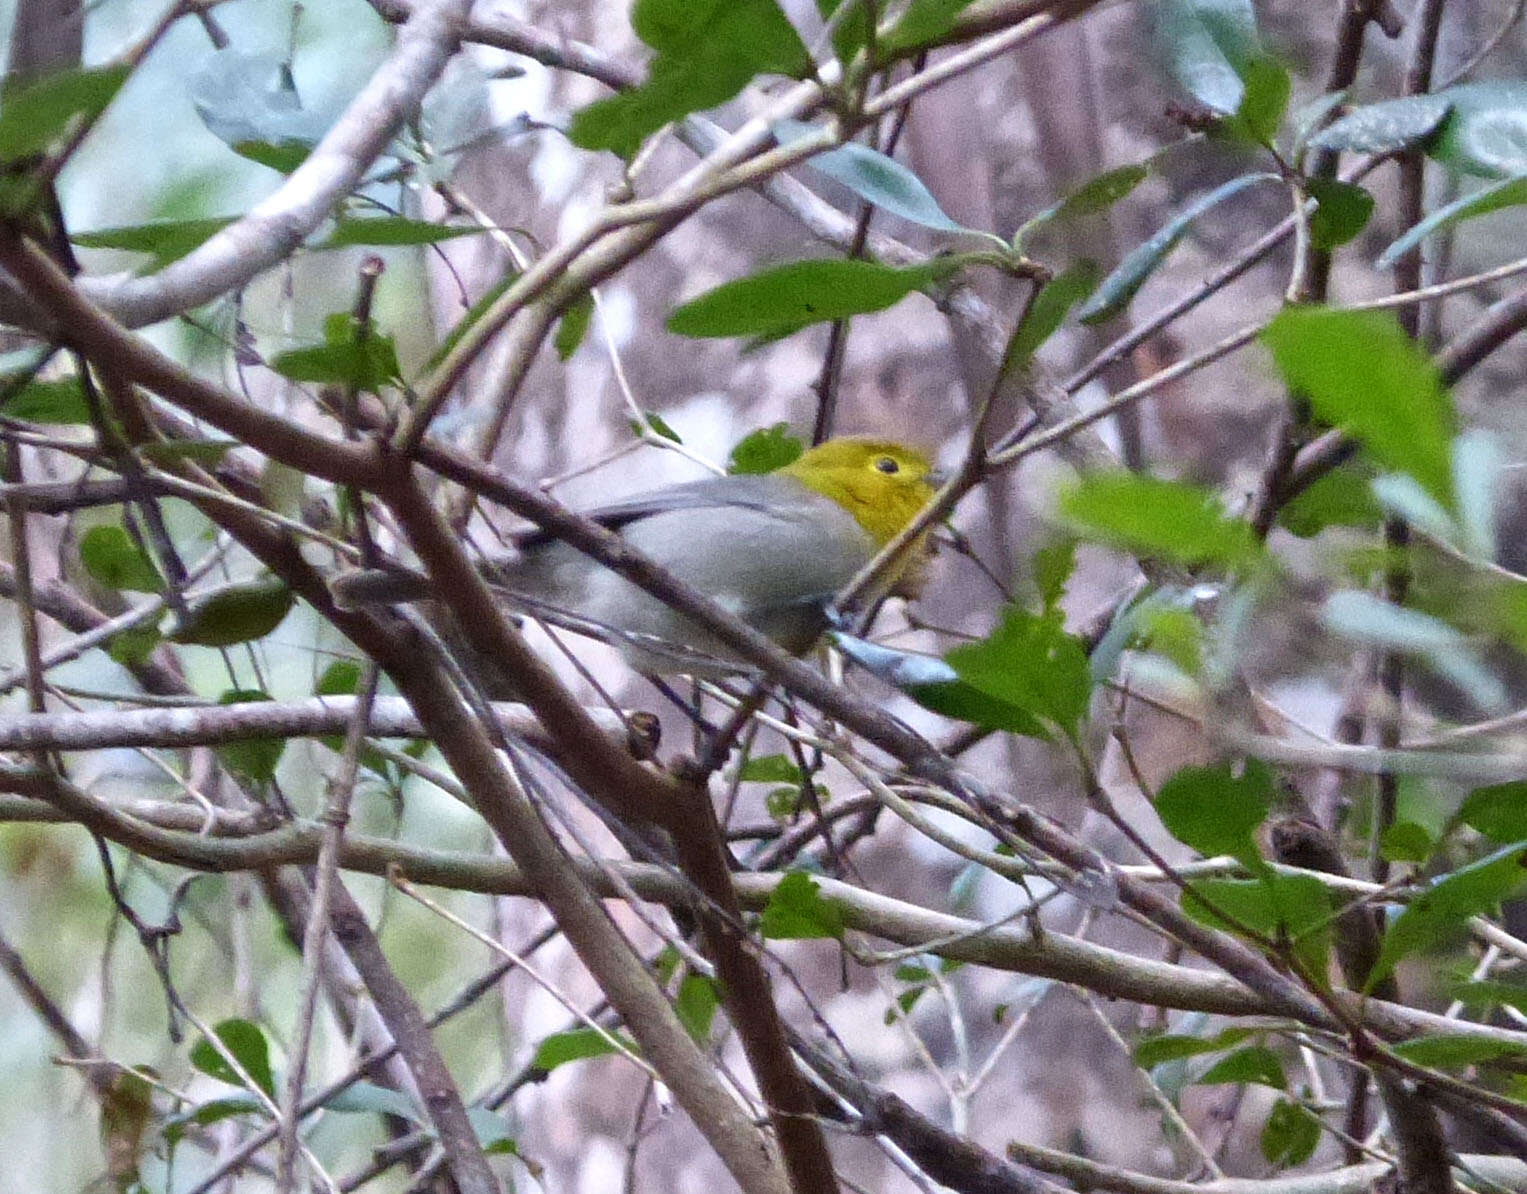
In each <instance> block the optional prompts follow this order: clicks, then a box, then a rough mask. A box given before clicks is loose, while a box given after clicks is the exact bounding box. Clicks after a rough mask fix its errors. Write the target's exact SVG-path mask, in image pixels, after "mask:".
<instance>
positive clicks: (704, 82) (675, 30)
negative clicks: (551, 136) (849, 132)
mask: <svg viewBox="0 0 1527 1194" xmlns="http://www.w3.org/2000/svg"><path fill="white" fill-rule="evenodd" d="M631 25H632V27H633V28H634V29H635V30H636V33H637V35H638V36H639V37H640V38H641V39H642V40H643V41H644V42H646V43H647V44H648V45H649V46H651V47H652V48H653V49H654V50H656V51H657V57H656V58H654V59H653V60H652V65H651V67H650V69H649V72H648V75H647V80H646V82H644V83H642V84H641V85H640V86H638V87H633V88H631V89H629V90H627V91H623V92H621V93H620V94H619V95H614V96H611V97H610V98H608V99H602V100H599V101H598V102H596V103H593V104H590V105H589V106H588V107H586V108H581V109H579V110H578V111H577V112H575V113H574V114H573V119H572V123H571V125H570V127H569V129H568V136H569V138H571V140H572V142H573V144H574V145H579V146H582V147H583V148H584V149H610V150H614V151H615V152H616V153H618V154H620V156H622V157H625V158H629V157H631V156H633V155H634V154H635V152H636V150H637V149H638V148H640V146H641V143H642V141H644V140H645V139H646V138H647V137H648V136H650V135H651V134H652V133H655V132H656V131H657V130H658V129H660V128H662V127H663V126H664V125H665V124H667V123H669V122H670V121H673V120H678V119H679V118H681V117H683V116H687V115H689V114H690V113H691V112H699V111H703V110H704V109H706V108H714V107H715V106H716V105H718V104H723V103H725V102H726V101H727V100H729V99H731V98H732V97H733V96H735V95H736V94H737V93H738V92H739V91H741V90H742V89H743V88H744V87H746V86H747V85H748V83H749V82H751V81H752V79H753V77H754V76H755V75H759V74H778V75H788V76H790V77H792V78H801V77H804V76H805V75H806V74H808V73H810V71H811V68H812V63H811V55H810V53H809V52H808V51H807V49H806V46H805V44H804V43H803V42H802V41H801V38H800V34H798V33H797V32H796V31H795V27H794V26H793V25H791V24H790V22H789V20H787V19H786V17H785V14H784V13H783V12H782V11H781V10H780V7H779V4H778V3H777V2H776V0H637V2H636V4H635V6H634V8H633V9H632V12H631Z"/></svg>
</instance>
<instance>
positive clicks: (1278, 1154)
mask: <svg viewBox="0 0 1527 1194" xmlns="http://www.w3.org/2000/svg"><path fill="white" fill-rule="evenodd" d="M1320 1134H1321V1127H1320V1120H1319V1118H1318V1117H1316V1116H1315V1114H1314V1113H1313V1112H1311V1111H1310V1110H1309V1108H1307V1107H1304V1106H1302V1105H1300V1104H1299V1103H1295V1102H1291V1101H1290V1100H1288V1099H1279V1100H1278V1101H1277V1102H1276V1103H1274V1104H1273V1109H1272V1110H1271V1111H1270V1112H1268V1115H1267V1122H1266V1123H1265V1124H1263V1125H1262V1135H1261V1145H1262V1155H1263V1156H1264V1157H1266V1158H1267V1162H1268V1164H1270V1165H1276V1166H1277V1167H1278V1168H1280V1169H1284V1168H1288V1167H1291V1166H1294V1165H1303V1164H1304V1163H1305V1162H1306V1161H1308V1160H1309V1159H1310V1157H1311V1156H1313V1155H1314V1152H1315V1148H1316V1146H1317V1145H1319V1143H1320Z"/></svg>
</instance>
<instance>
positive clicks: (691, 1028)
mask: <svg viewBox="0 0 1527 1194" xmlns="http://www.w3.org/2000/svg"><path fill="white" fill-rule="evenodd" d="M720 1006H721V989H720V988H719V987H718V986H717V985H716V980H715V979H712V978H706V977H705V975H703V974H689V975H685V977H684V981H683V982H681V983H680V984H679V993H678V996H677V997H676V998H675V999H674V1003H673V1010H674V1011H675V1012H677V1013H678V1016H679V1023H680V1024H682V1025H684V1031H685V1032H687V1033H689V1035H690V1036H691V1037H693V1038H694V1040H695V1042H696V1043H697V1044H700V1045H704V1044H706V1043H707V1042H708V1041H709V1040H710V1027H711V1023H712V1021H714V1020H715V1018H716V1009H717V1008H718V1007H720Z"/></svg>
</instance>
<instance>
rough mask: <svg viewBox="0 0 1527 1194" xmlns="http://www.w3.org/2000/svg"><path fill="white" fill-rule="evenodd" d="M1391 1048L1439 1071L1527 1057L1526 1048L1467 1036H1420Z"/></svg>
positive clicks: (1457, 1034) (1495, 1040) (1500, 1041)
mask: <svg viewBox="0 0 1527 1194" xmlns="http://www.w3.org/2000/svg"><path fill="white" fill-rule="evenodd" d="M1391 1048H1393V1049H1394V1051H1395V1052H1396V1053H1398V1054H1399V1055H1400V1056H1401V1057H1403V1058H1405V1060H1406V1061H1413V1062H1415V1064H1416V1065H1424V1066H1431V1067H1432V1068H1434V1069H1439V1070H1455V1069H1458V1068H1460V1067H1462V1066H1467V1065H1478V1064H1479V1063H1480V1062H1482V1061H1494V1060H1496V1059H1497V1058H1501V1057H1521V1056H1523V1055H1527V1045H1521V1044H1518V1043H1517V1042H1516V1041H1503V1040H1498V1039H1495V1038H1493V1037H1486V1036H1474V1035H1472V1034H1468V1033H1444V1034H1443V1035H1441V1036H1421V1037H1416V1038H1415V1039H1413V1040H1408V1041H1400V1042H1399V1043H1398V1044H1396V1045H1392V1046H1391Z"/></svg>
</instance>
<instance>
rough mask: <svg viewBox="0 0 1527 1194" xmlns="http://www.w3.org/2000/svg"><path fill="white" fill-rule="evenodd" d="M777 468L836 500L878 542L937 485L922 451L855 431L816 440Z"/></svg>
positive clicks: (896, 528)
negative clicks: (797, 457) (814, 445)
mask: <svg viewBox="0 0 1527 1194" xmlns="http://www.w3.org/2000/svg"><path fill="white" fill-rule="evenodd" d="M779 471H780V472H782V473H784V474H785V475H786V476H791V477H794V478H795V479H796V480H797V481H799V482H800V483H801V484H802V485H804V486H806V487H807V488H808V489H813V490H815V491H816V492H817V493H820V494H822V495H823V496H824V497H829V498H831V499H832V500H833V501H835V502H837V503H838V505H840V506H842V507H843V508H844V509H845V510H847V511H848V512H849V513H850V514H852V515H853V516H854V518H855V519H856V520H857V521H858V523H859V525H860V526H862V527H863V528H864V529H865V530H866V531H868V532H869V534H870V537H871V538H872V539H874V541H875V543H876V545H877V546H879V547H884V546H885V545H886V544H887V543H889V542H890V541H891V540H892V539H894V538H895V537H896V535H897V533H898V532H899V531H900V530H901V529H902V528H903V527H904V526H906V525H907V524H908V523H909V522H911V521H912V519H913V518H915V517H916V516H917V512H918V511H919V510H921V509H922V508H923V507H924V506H926V505H927V504H928V502H929V501H930V500H931V499H932V497H933V495H934V493H935V492H936V491H937V489H938V486H939V477H938V475H937V473H936V472H935V471H934V468H933V463H932V462H931V461H930V460H929V459H928V458H927V457H926V456H925V455H923V454H922V453H921V452H919V451H917V450H916V449H914V448H909V447H907V446H906V445H905V444H898V443H895V442H893V441H891V440H885V439H862V438H859V437H857V436H843V437H841V438H839V439H830V440H828V441H827V442H826V443H821V444H818V445H817V446H816V447H814V448H811V449H809V450H807V451H806V452H803V453H802V454H801V456H800V457H799V459H797V460H796V461H795V462H794V463H793V464H787V465H786V466H785V467H784V468H782V469H780V470H779Z"/></svg>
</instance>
